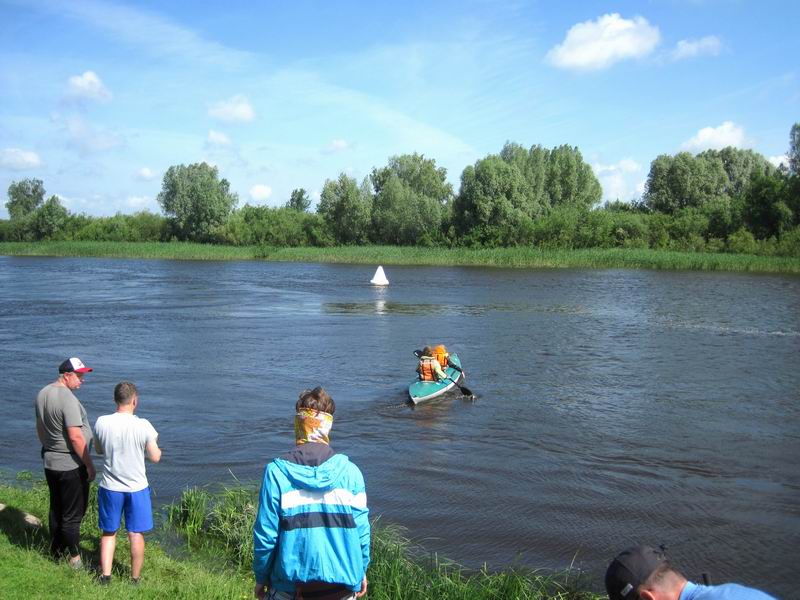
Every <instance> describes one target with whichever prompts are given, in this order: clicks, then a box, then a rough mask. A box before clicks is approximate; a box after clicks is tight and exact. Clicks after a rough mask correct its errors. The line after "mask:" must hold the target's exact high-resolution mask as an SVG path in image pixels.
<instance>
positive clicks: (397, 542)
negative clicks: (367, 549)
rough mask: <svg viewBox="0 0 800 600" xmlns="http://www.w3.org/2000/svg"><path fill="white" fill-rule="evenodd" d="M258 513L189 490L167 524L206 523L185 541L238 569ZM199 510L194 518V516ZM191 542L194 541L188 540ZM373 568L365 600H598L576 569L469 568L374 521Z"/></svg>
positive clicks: (222, 496)
mask: <svg viewBox="0 0 800 600" xmlns="http://www.w3.org/2000/svg"><path fill="white" fill-rule="evenodd" d="M256 510H257V497H256V490H254V489H248V488H246V487H244V486H239V487H234V488H223V489H222V491H221V492H219V493H216V494H211V493H209V492H208V491H207V490H205V489H202V488H189V489H187V490H185V491H184V492H183V495H182V496H181V498H180V499H179V500H178V501H177V502H176V503H175V504H173V505H172V506H170V507H169V508H168V510H167V513H168V520H169V522H170V524H171V525H172V526H173V527H175V528H176V529H177V530H179V531H186V530H187V526H188V527H192V526H194V524H197V523H203V530H204V535H200V536H198V535H197V534H196V533H195V534H194V535H193V536H192V537H191V538H189V536H188V535H187V543H188V544H189V545H190V547H192V546H195V547H196V546H199V548H198V549H199V550H202V551H203V552H204V553H205V554H206V555H210V556H215V557H216V559H217V560H220V559H221V560H224V561H226V562H227V563H228V564H229V565H231V566H232V567H234V568H237V569H240V570H246V569H249V566H250V565H251V564H252V560H253V543H252V537H253V531H252V524H253V521H254V519H255V514H256ZM193 511H196V514H192V513H193ZM190 539H193V540H194V542H191V541H189V540H190ZM371 552H372V562H371V564H370V567H369V571H368V573H367V577H368V579H369V594H368V598H370V599H373V600H375V599H378V600H434V599H436V600H506V599H514V600H543V599H552V600H596V599H599V598H602V596H598V595H597V594H593V593H592V592H589V591H586V589H585V586H586V585H587V583H588V581H587V579H586V577H585V576H583V575H582V574H580V573H579V572H577V571H570V570H568V571H564V572H556V573H545V572H543V571H539V572H537V571H534V570H531V569H524V568H509V569H505V570H503V571H499V572H493V571H490V570H489V569H487V568H484V569H480V570H468V569H464V568H463V567H461V566H459V565H458V564H456V563H454V562H452V561H448V560H443V559H441V558H439V557H438V556H437V555H431V554H429V553H427V552H426V551H425V550H424V548H423V547H421V546H419V545H417V544H414V543H412V542H411V541H410V540H409V539H408V538H406V537H405V536H404V535H403V532H402V529H401V528H399V527H396V526H384V525H382V524H381V523H380V521H379V520H376V521H374V522H373V535H372V548H371Z"/></svg>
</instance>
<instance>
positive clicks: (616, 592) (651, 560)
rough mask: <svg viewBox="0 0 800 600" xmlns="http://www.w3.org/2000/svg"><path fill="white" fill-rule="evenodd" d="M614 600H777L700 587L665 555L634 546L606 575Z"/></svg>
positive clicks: (735, 588) (733, 587) (734, 587)
mask: <svg viewBox="0 0 800 600" xmlns="http://www.w3.org/2000/svg"><path fill="white" fill-rule="evenodd" d="M606 592H608V597H609V598H610V599H611V600H775V598H773V597H772V596H770V595H768V594H765V593H764V592H761V591H759V590H756V589H753V588H749V587H745V586H743V585H739V584H737V583H725V584H723V585H714V586H711V585H698V584H696V583H692V582H691V581H687V580H686V578H685V577H684V576H683V575H681V574H680V573H679V572H678V571H676V570H675V569H674V568H673V567H672V565H670V563H669V561H668V560H667V557H666V556H665V555H664V553H663V552H660V551H658V550H655V549H653V548H651V547H650V546H635V547H633V548H628V549H627V550H625V551H623V552H620V553H619V554H618V555H617V557H616V558H615V559H614V560H613V561H611V564H610V565H609V566H608V570H607V571H606Z"/></svg>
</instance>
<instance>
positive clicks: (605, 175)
mask: <svg viewBox="0 0 800 600" xmlns="http://www.w3.org/2000/svg"><path fill="white" fill-rule="evenodd" d="M592 170H593V171H594V174H595V175H596V176H597V179H598V181H599V182H600V186H601V187H602V188H603V200H604V201H613V200H632V199H634V198H638V197H639V196H641V194H642V191H643V190H644V185H643V182H642V179H641V172H642V167H641V165H640V164H639V163H637V162H636V161H635V160H633V159H630V158H623V159H622V160H620V161H619V162H616V163H614V164H611V165H604V164H601V163H595V164H593V165H592Z"/></svg>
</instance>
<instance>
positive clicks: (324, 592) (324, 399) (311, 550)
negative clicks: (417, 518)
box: [253, 387, 370, 600]
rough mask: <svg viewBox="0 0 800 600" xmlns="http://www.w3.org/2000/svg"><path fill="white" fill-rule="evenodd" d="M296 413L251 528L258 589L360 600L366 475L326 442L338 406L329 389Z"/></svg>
mask: <svg viewBox="0 0 800 600" xmlns="http://www.w3.org/2000/svg"><path fill="white" fill-rule="evenodd" d="M295 410H296V415H295V421H294V428H295V438H296V442H297V445H296V446H295V448H294V449H292V450H290V451H289V452H287V453H285V454H283V455H282V456H280V457H279V458H276V459H274V460H273V461H272V462H270V463H269V464H268V465H267V466H266V468H265V469H264V480H263V482H262V484H261V492H260V495H259V505H258V514H257V515H256V522H255V525H254V526H253V545H254V549H253V550H254V552H253V554H254V556H253V573H254V575H255V579H256V585H255V589H254V590H253V594H254V595H255V597H256V598H259V599H261V598H265V597H268V598H269V599H270V600H293V599H300V598H314V599H315V600H345V599H348V600H349V599H353V598H360V597H361V596H363V595H364V594H365V593H366V592H367V567H368V566H369V543H370V525H369V519H368V514H369V511H368V509H367V493H366V489H365V487H364V476H363V475H362V474H361V471H360V470H359V468H358V467H357V466H356V465H355V464H353V463H352V462H350V459H349V458H347V456H345V455H344V454H336V453H335V452H334V451H333V450H332V449H331V447H330V446H329V439H328V438H329V435H330V430H331V426H332V425H333V413H334V411H335V410H336V405H335V404H334V402H333V398H331V397H330V396H329V395H328V394H327V392H325V390H324V389H322V388H321V387H317V388H314V389H313V390H306V391H304V392H303V393H302V394H300V398H299V399H298V400H297V404H296V405H295ZM267 593H269V595H268V596H267Z"/></svg>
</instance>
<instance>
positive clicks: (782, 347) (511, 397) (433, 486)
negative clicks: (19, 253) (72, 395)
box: [0, 257, 800, 598]
mask: <svg viewBox="0 0 800 600" xmlns="http://www.w3.org/2000/svg"><path fill="white" fill-rule="evenodd" d="M373 272H374V266H366V267H365V266H352V265H303V264H281V263H275V264H271V263H259V262H246V263H244V262H243V263H235V262H220V263H214V262H208V263H206V262H170V261H128V260H92V259H83V258H81V259H51V258H13V257H0V282H2V288H0V290H1V293H2V302H0V344H2V346H3V349H4V351H5V353H6V355H7V356H12V357H13V360H14V362H15V364H18V365H22V366H23V368H20V369H18V370H15V371H14V374H13V377H3V378H0V421H2V423H3V426H4V435H3V436H1V437H0V456H2V457H3V458H2V463H0V468H2V469H6V470H7V471H9V472H11V473H13V472H14V471H17V470H20V469H30V470H33V471H35V472H39V471H40V468H41V467H40V460H39V455H38V448H37V442H36V436H35V432H34V431H33V423H32V418H31V411H30V410H28V409H25V410H23V409H21V408H20V407H22V408H24V407H25V406H29V405H28V404H26V403H28V402H31V403H32V401H33V397H34V395H35V393H36V391H38V389H40V388H41V387H42V386H43V385H44V384H45V383H47V382H48V381H50V380H52V379H53V378H54V373H53V369H54V366H55V365H57V364H58V363H59V362H60V361H61V360H63V358H64V357H65V356H71V355H75V354H77V355H78V356H80V357H81V358H82V359H84V361H85V362H87V364H90V365H91V366H93V367H94V368H95V371H94V372H93V373H92V374H91V376H90V377H87V380H86V383H85V384H84V386H82V388H81V390H80V393H79V395H80V397H81V400H82V401H83V403H84V405H85V406H86V408H87V411H88V412H89V415H90V420H92V421H94V420H95V419H96V418H97V417H98V416H99V415H101V414H103V413H105V412H111V411H112V410H113V408H114V407H113V400H112V390H113V386H114V384H115V383H117V382H118V381H120V380H121V379H130V380H132V381H134V382H136V383H137V385H138V386H139V389H140V399H141V404H140V414H141V415H142V416H145V417H147V418H149V419H150V420H151V421H153V423H154V424H155V426H156V427H157V429H158V430H159V432H160V434H161V440H162V443H163V446H164V447H165V452H164V458H163V461H162V462H161V463H159V464H158V465H154V466H153V467H152V468H151V469H149V472H148V475H149V476H151V482H152V484H153V487H154V488H156V489H157V490H158V501H159V502H165V501H168V500H170V499H172V498H173V497H174V496H175V495H177V494H179V493H180V491H181V490H182V489H183V488H184V487H185V486H187V485H205V484H209V483H211V482H224V483H234V479H233V477H232V476H231V473H233V475H235V476H236V477H237V478H238V479H240V480H242V481H257V480H258V478H259V477H260V475H261V471H262V469H263V466H264V464H265V462H266V461H267V460H269V458H271V457H272V456H275V455H277V454H278V453H280V452H282V451H284V450H285V449H287V448H288V447H289V446H290V445H291V444H292V440H293V428H292V415H293V407H294V402H295V400H296V399H297V395H298V393H299V392H300V391H301V390H303V389H305V388H309V387H313V386H314V385H318V384H322V385H324V386H325V387H326V389H328V391H329V392H330V393H331V394H332V396H333V397H334V399H335V400H336V404H337V411H336V421H335V423H334V429H333V434H332V440H333V445H334V447H335V448H336V449H337V450H339V451H342V452H345V453H347V454H348V455H350V456H351V457H352V458H353V460H354V461H355V462H357V463H358V464H359V466H361V467H362V470H363V471H364V474H365V477H366V480H367V487H368V489H369V497H370V507H371V510H372V511H373V514H375V515H382V516H383V518H384V519H385V520H387V521H389V522H397V523H400V524H402V525H404V526H406V527H407V528H408V530H409V534H410V535H411V536H412V537H414V538H415V539H418V540H425V545H426V547H427V548H428V549H429V550H430V551H432V552H438V553H440V554H441V555H442V556H447V557H450V558H452V559H454V560H456V561H458V562H460V563H462V564H465V565H467V566H471V567H479V566H481V565H482V564H483V563H484V562H486V563H488V565H489V567H490V568H492V567H495V566H502V565H507V564H509V563H514V562H517V563H518V564H522V565H526V566H531V567H536V568H539V567H545V568H556V569H561V568H565V567H567V566H568V565H570V564H571V563H572V562H573V560H574V561H575V564H576V565H578V566H580V567H582V568H584V569H585V570H587V571H588V572H589V573H590V575H591V577H592V579H591V581H592V582H593V583H594V585H595V587H597V588H598V589H599V588H601V587H602V572H603V570H604V568H605V565H606V563H607V561H608V560H609V558H610V557H612V556H613V555H614V554H615V553H616V552H617V551H619V549H620V548H622V547H624V546H627V545H629V544H632V543H637V542H648V543H665V544H666V545H668V546H669V547H670V549H671V553H672V555H673V557H674V558H675V559H676V561H677V562H678V563H679V564H680V565H682V566H685V568H686V570H687V571H688V572H690V573H697V572H700V571H701V570H709V571H711V572H712V573H713V574H714V579H715V580H717V581H724V580H727V579H732V578H733V579H736V580H739V581H742V582H745V583H748V582H749V583H751V584H755V585H757V586H758V587H762V588H765V589H767V590H768V591H771V592H772V593H773V594H775V595H777V596H779V597H787V598H788V597H791V595H792V594H794V587H795V585H794V580H795V577H796V573H795V572H796V566H795V564H794V563H795V561H794V558H793V557H794V556H795V555H796V546H797V541H798V539H800V513H798V511H797V506H798V493H799V492H800V472H799V471H798V469H797V468H796V457H797V456H800V435H799V434H798V431H800V368H798V367H800V362H798V357H800V333H799V332H800V278H798V277H780V276H764V275H757V276H754V275H746V274H724V273H661V272H648V271H616V270H605V271H580V270H559V271H555V270H545V271H539V270H522V269H517V270H506V269H467V268H452V269H443V268H428V267H426V268H413V267H392V269H391V272H390V273H388V274H387V275H388V277H389V279H390V280H391V282H392V283H391V285H390V286H387V287H385V288H375V287H374V286H370V285H367V284H366V283H365V282H367V281H369V279H370V277H371V276H372V273H373ZM76 273H79V274H80V277H76V276H75V274H76ZM76 310H77V311H78V312H79V314H80V315H81V316H82V317H83V318H79V319H77V318H75V315H76ZM56 324H57V326H56ZM431 341H442V342H444V343H446V344H447V345H448V347H449V348H450V349H451V350H452V351H455V352H457V353H458V354H459V357H460V358H461V359H462V360H463V361H464V367H465V369H466V371H467V373H468V378H467V381H466V385H468V386H469V387H470V388H471V389H473V390H474V391H476V392H478V393H479V396H480V397H479V400H478V401H477V402H475V403H471V402H468V401H465V400H464V399H463V398H462V397H461V396H459V395H458V394H454V395H448V396H445V397H443V398H442V399H441V400H438V399H437V400H436V401H432V402H430V403H425V404H422V405H419V406H417V407H411V406H409V405H408V403H407V386H408V383H409V382H410V381H411V379H412V378H413V377H414V369H415V367H416V358H415V357H414V356H413V355H412V354H411V352H412V350H413V349H414V348H419V347H421V345H422V344H424V343H427V342H431ZM764 564H766V565H769V569H764V568H763V565H764Z"/></svg>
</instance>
